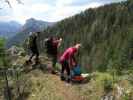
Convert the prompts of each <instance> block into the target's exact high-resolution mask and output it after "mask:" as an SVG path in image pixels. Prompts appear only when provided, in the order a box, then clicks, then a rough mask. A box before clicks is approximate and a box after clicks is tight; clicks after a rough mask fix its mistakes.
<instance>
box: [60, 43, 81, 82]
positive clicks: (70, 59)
mask: <svg viewBox="0 0 133 100" xmlns="http://www.w3.org/2000/svg"><path fill="white" fill-rule="evenodd" d="M80 46H81V44H76V45H75V46H73V47H70V48H68V49H66V50H65V52H64V53H63V55H62V56H61V57H60V63H61V65H62V69H61V76H60V78H61V80H65V77H64V71H65V70H66V72H67V82H68V83H69V82H70V80H71V75H70V70H71V69H72V68H73V67H74V66H76V64H77V62H76V59H75V54H76V53H77V52H78V50H79V48H80Z"/></svg>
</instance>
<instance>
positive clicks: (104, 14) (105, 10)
mask: <svg viewBox="0 0 133 100" xmlns="http://www.w3.org/2000/svg"><path fill="white" fill-rule="evenodd" d="M44 33H45V34H46V33H48V34H49V35H57V36H61V37H63V40H64V41H63V44H62V51H63V50H64V49H66V48H67V47H69V46H70V45H72V44H74V43H76V42H81V43H82V49H81V51H80V53H79V58H78V59H79V61H80V63H81V64H82V67H86V68H87V69H89V68H90V69H93V70H95V69H98V70H100V71H106V70H110V69H117V70H118V71H119V72H121V71H122V70H125V69H128V68H131V66H132V60H133V1H132V0H128V1H126V2H121V3H114V4H110V5H105V6H102V7H99V8H94V9H87V10H86V11H84V12H81V13H80V14H77V15H75V16H72V17H70V18H66V19H64V20H62V21H60V22H58V23H57V24H56V25H55V26H54V27H52V28H48V29H47V30H45V31H44ZM44 33H42V36H41V41H43V39H44V37H45V36H46V35H44ZM42 47H43V46H42Z"/></svg>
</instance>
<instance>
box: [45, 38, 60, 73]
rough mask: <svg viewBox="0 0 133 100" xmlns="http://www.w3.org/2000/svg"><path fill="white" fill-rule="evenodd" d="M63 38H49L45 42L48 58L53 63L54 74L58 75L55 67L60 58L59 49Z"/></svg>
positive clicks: (52, 71)
mask: <svg viewBox="0 0 133 100" xmlns="http://www.w3.org/2000/svg"><path fill="white" fill-rule="evenodd" d="M61 42H62V38H59V39H58V38H56V37H49V38H48V39H46V40H45V46H46V53H47V56H48V58H50V59H51V61H52V67H53V68H52V70H51V73H52V74H56V72H55V66H56V63H57V56H58V48H59V46H60V45H61Z"/></svg>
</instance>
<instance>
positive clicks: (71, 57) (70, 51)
mask: <svg viewBox="0 0 133 100" xmlns="http://www.w3.org/2000/svg"><path fill="white" fill-rule="evenodd" d="M76 52H77V49H76V48H74V47H70V48H68V49H67V50H66V51H65V52H64V53H63V55H62V56H61V57H60V62H61V63H62V62H63V61H68V60H70V61H71V62H70V63H71V64H72V62H73V61H74V62H75V63H76V61H75V59H74V54H75V53H76Z"/></svg>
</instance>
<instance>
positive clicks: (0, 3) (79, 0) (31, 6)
mask: <svg viewBox="0 0 133 100" xmlns="http://www.w3.org/2000/svg"><path fill="white" fill-rule="evenodd" d="M9 1H10V2H11V6H12V8H10V7H9V6H8V5H7V3H4V0H0V21H11V20H14V21H18V22H19V23H21V24H24V23H25V21H26V20H27V19H29V18H35V19H38V20H44V21H48V22H56V21H60V20H62V19H64V18H67V17H70V16H73V15H75V14H77V13H80V12H81V11H84V10H86V9H88V8H95V7H99V6H101V5H104V4H109V3H113V2H120V1H126V0H21V1H22V2H23V3H24V4H18V2H17V1H16V0H9ZM1 8H2V9H1Z"/></svg>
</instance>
